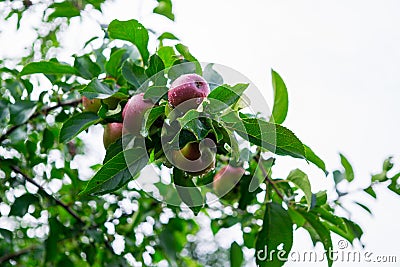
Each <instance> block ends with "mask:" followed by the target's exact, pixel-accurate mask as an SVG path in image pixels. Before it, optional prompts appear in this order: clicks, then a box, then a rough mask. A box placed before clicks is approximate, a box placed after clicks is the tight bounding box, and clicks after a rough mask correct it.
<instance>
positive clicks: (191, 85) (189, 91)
mask: <svg viewBox="0 0 400 267" xmlns="http://www.w3.org/2000/svg"><path fill="white" fill-rule="evenodd" d="M209 93H210V87H209V86H208V83H207V81H206V80H204V78H203V77H201V76H199V75H197V74H184V75H182V76H179V77H178V78H177V79H176V80H175V81H173V82H172V84H171V88H170V89H169V90H168V102H169V103H170V104H171V105H172V106H173V107H176V106H178V105H180V104H182V103H183V102H185V101H187V100H190V99H193V100H192V101H193V102H194V106H195V107H197V106H198V105H199V104H200V103H201V101H202V100H203V98H205V97H207V95H208V94H209Z"/></svg>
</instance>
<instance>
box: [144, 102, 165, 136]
mask: <svg viewBox="0 0 400 267" xmlns="http://www.w3.org/2000/svg"><path fill="white" fill-rule="evenodd" d="M164 112H165V105H161V106H155V107H153V108H151V109H149V110H148V111H146V115H145V118H146V122H145V131H146V132H148V131H149V129H150V127H151V126H152V125H153V123H154V122H155V121H156V120H157V119H158V118H159V117H160V116H161V115H163V114H164Z"/></svg>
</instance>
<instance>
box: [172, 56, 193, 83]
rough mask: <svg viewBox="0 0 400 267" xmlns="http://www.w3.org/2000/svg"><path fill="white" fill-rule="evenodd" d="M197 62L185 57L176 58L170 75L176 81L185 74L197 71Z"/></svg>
mask: <svg viewBox="0 0 400 267" xmlns="http://www.w3.org/2000/svg"><path fill="white" fill-rule="evenodd" d="M196 68H197V67H196V64H195V63H193V62H190V61H187V60H185V59H178V60H175V61H174V63H173V65H172V67H170V68H169V69H168V77H169V78H170V79H171V81H174V80H175V79H177V78H178V77H179V76H181V75H183V74H191V73H195V72H196Z"/></svg>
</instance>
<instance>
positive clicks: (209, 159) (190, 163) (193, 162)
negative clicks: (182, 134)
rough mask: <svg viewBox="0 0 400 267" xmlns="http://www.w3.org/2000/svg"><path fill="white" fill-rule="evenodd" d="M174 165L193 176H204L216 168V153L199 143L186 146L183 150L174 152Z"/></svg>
mask: <svg viewBox="0 0 400 267" xmlns="http://www.w3.org/2000/svg"><path fill="white" fill-rule="evenodd" d="M171 163H172V164H173V165H175V166H176V167H178V168H179V169H181V170H184V171H186V172H187V173H188V174H191V175H203V174H205V173H207V172H209V171H210V170H212V169H214V167H215V153H213V152H212V148H211V149H210V147H202V146H201V145H200V144H199V143H197V142H192V143H188V144H186V145H185V146H184V147H183V148H182V149H181V150H177V151H172V162H171Z"/></svg>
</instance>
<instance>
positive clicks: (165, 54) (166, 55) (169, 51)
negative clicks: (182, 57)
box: [157, 46, 177, 68]
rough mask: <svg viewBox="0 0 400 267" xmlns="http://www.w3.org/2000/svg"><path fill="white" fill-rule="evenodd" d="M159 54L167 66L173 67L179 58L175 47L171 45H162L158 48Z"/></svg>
mask: <svg viewBox="0 0 400 267" xmlns="http://www.w3.org/2000/svg"><path fill="white" fill-rule="evenodd" d="M157 54H158V56H159V57H160V58H161V59H162V61H163V62H164V65H165V67H166V68H169V67H171V66H172V65H173V64H174V62H175V60H176V59H177V56H176V54H175V50H174V48H173V47H170V46H163V47H160V48H159V49H158V50H157Z"/></svg>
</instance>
